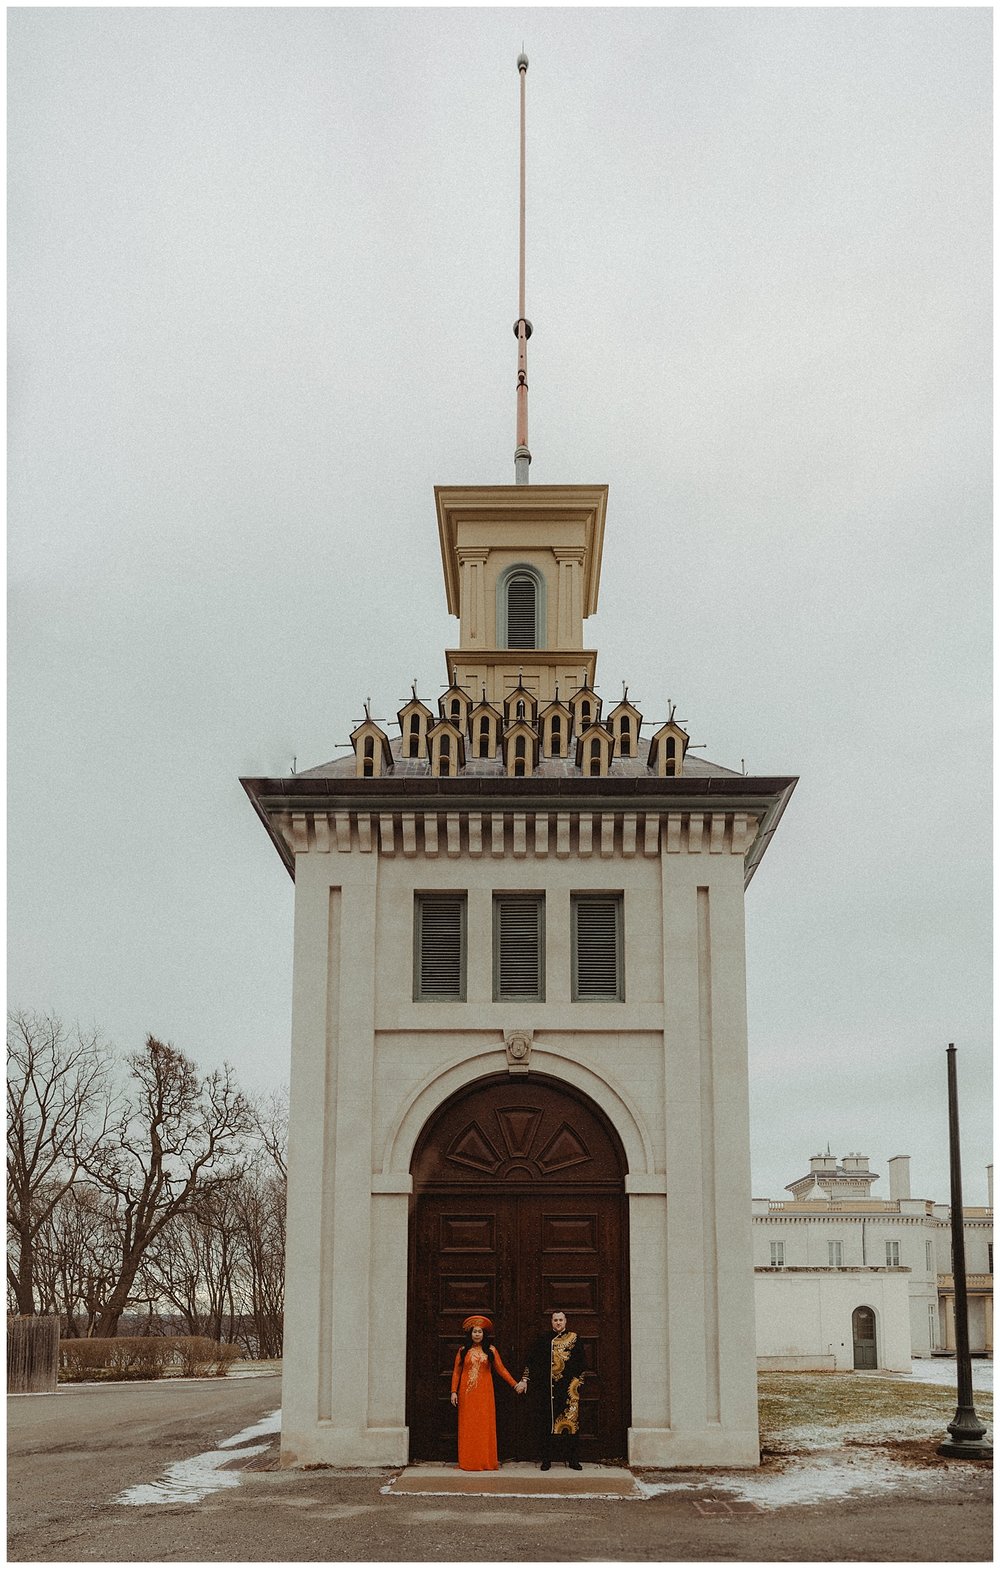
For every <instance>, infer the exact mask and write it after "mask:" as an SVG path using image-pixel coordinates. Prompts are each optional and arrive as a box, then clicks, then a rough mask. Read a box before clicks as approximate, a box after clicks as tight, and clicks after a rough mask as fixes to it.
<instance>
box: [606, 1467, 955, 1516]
mask: <svg viewBox="0 0 1000 1569" xmlns="http://www.w3.org/2000/svg"><path fill="white" fill-rule="evenodd" d="M963 1469H965V1468H964V1467H963ZM973 1469H974V1468H973V1467H969V1470H970V1471H971V1470H973ZM636 1485H637V1487H638V1488H639V1491H640V1493H641V1494H642V1496H643V1497H644V1498H655V1497H656V1496H657V1495H658V1494H660V1493H676V1492H684V1491H687V1492H693V1491H698V1492H704V1491H705V1490H706V1489H708V1490H709V1491H710V1492H711V1493H713V1494H718V1493H722V1494H725V1495H728V1497H729V1498H733V1499H735V1500H736V1501H738V1502H739V1503H748V1504H754V1505H755V1506H756V1507H757V1508H758V1509H784V1508H787V1507H788V1506H789V1505H792V1504H821V1503H829V1502H830V1501H831V1500H836V1499H838V1498H850V1497H852V1496H857V1495H860V1494H863V1495H867V1496H868V1497H871V1496H873V1495H875V1494H879V1493H891V1492H895V1491H896V1490H897V1489H898V1488H900V1487H902V1486H904V1485H905V1487H906V1490H907V1492H908V1493H910V1494H912V1493H913V1492H914V1491H915V1490H916V1489H919V1490H920V1491H921V1492H928V1493H929V1492H938V1491H941V1490H945V1489H948V1488H950V1487H953V1486H954V1467H953V1466H949V1467H948V1468H947V1469H944V1468H942V1470H940V1471H928V1472H924V1473H920V1474H918V1473H915V1472H914V1471H913V1470H912V1469H911V1468H910V1467H908V1466H905V1465H900V1464H899V1463H898V1461H895V1460H892V1459H891V1458H889V1456H887V1455H874V1454H871V1453H861V1454H858V1455H851V1456H844V1455H839V1456H837V1457H836V1458H834V1457H832V1456H829V1455H825V1454H811V1455H805V1456H803V1457H802V1458H795V1459H790V1460H789V1461H788V1463H787V1464H786V1465H784V1466H783V1467H782V1469H781V1470H780V1471H770V1472H767V1471H765V1472H762V1473H760V1474H756V1475H751V1474H749V1473H748V1474H746V1475H741V1476H734V1475H733V1474H732V1473H728V1474H726V1475H725V1476H720V1475H716V1476H699V1477H698V1478H697V1479H694V1478H692V1479H690V1480H685V1481H677V1482H643V1481H637V1483H636Z"/></svg>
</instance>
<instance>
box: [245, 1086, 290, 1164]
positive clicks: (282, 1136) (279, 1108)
mask: <svg viewBox="0 0 1000 1569" xmlns="http://www.w3.org/2000/svg"><path fill="white" fill-rule="evenodd" d="M253 1120H254V1126H255V1127H256V1129H257V1137H258V1138H259V1139H260V1142H261V1143H262V1144H263V1146H264V1148H265V1150H266V1151H267V1153H268V1154H269V1155H270V1157H271V1159H272V1161H273V1162H274V1165H275V1167H276V1169H277V1172H278V1176H279V1177H280V1178H281V1180H282V1182H285V1181H287V1179H288V1091H287V1089H284V1090H279V1091H276V1092H274V1093H272V1094H271V1095H268V1096H265V1097H264V1098H263V1099H260V1098H258V1099H257V1100H255V1101H254V1105H253Z"/></svg>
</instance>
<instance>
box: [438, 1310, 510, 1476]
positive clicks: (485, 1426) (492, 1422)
mask: <svg viewBox="0 0 1000 1569" xmlns="http://www.w3.org/2000/svg"><path fill="white" fill-rule="evenodd" d="M462 1328H463V1329H464V1330H465V1344H464V1346H460V1347H459V1349H458V1351H456V1353H455V1368H454V1371H453V1373H452V1375H451V1403H452V1405H453V1406H457V1407H458V1468H459V1470H460V1471H498V1470H499V1469H500V1466H499V1462H498V1461H497V1414H496V1404H495V1401H494V1399H493V1374H494V1371H495V1372H497V1373H499V1374H500V1377H501V1378H502V1379H503V1380H504V1382H505V1383H508V1384H509V1385H510V1387H511V1389H516V1390H517V1391H518V1393H521V1392H522V1391H521V1386H520V1385H519V1384H518V1382H517V1380H516V1379H514V1378H512V1377H511V1375H510V1374H509V1373H508V1371H507V1369H506V1368H505V1367H504V1365H503V1363H502V1362H501V1360H500V1353H499V1351H498V1350H497V1348H496V1346H495V1345H493V1343H492V1341H491V1339H490V1337H491V1335H492V1333H493V1325H492V1324H491V1322H490V1320H489V1319H488V1318H487V1317H486V1315H485V1314H484V1313H474V1314H473V1315H472V1317H471V1318H467V1319H466V1320H465V1323H464V1324H463V1325H462Z"/></svg>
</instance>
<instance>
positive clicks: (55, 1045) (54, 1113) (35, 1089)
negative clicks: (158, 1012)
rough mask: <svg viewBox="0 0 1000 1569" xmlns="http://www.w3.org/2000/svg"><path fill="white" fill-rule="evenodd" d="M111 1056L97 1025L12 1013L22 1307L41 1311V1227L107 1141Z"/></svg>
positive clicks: (13, 1233)
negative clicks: (90, 1028)
mask: <svg viewBox="0 0 1000 1569" xmlns="http://www.w3.org/2000/svg"><path fill="white" fill-rule="evenodd" d="M109 1061H110V1052H109V1048H108V1047H107V1046H106V1045H105V1044H104V1042H103V1041H102V1040H101V1038H100V1036H99V1035H98V1034H97V1032H96V1031H94V1032H91V1033H89V1034H88V1033H84V1032H83V1031H81V1030H80V1029H79V1028H77V1029H76V1030H75V1031H72V1032H71V1031H70V1030H68V1029H67V1028H66V1027H65V1026H64V1025H63V1024H62V1023H61V1021H60V1020H59V1019H57V1018H54V1017H53V1016H51V1015H49V1014H37V1013H27V1012H15V1013H11V1014H10V1015H9V1016H8V1022H7V1226H8V1232H9V1235H10V1241H11V1244H12V1245H11V1246H10V1248H9V1249H8V1256H7V1279H8V1285H9V1289H10V1293H11V1296H12V1298H13V1300H14V1303H15V1305H16V1308H17V1311H18V1313H22V1314H31V1313H34V1311H35V1251H36V1247H37V1243H38V1238H39V1235H40V1233H41V1232H42V1230H43V1228H45V1227H46V1226H47V1225H48V1223H49V1221H50V1219H51V1216H52V1213H53V1211H54V1209H55V1208H56V1206H57V1205H58V1204H59V1202H60V1200H61V1199H62V1198H63V1196H64V1195H65V1194H66V1193H67V1192H68V1191H69V1190H70V1188H71V1187H72V1185H73V1183H74V1181H75V1180H76V1178H77V1175H78V1173H79V1172H80V1170H81V1169H82V1168H84V1167H86V1166H88V1165H90V1164H92V1163H93V1162H94V1161H95V1160H96V1159H97V1158H98V1155H99V1152H100V1149H101V1146H102V1144H103V1143H104V1139H105V1136H106V1133H107V1128H108V1122H109V1117H110V1115H111V1109H112V1107H111V1099H110V1092H109Z"/></svg>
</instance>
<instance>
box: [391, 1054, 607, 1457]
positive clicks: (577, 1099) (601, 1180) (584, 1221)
mask: <svg viewBox="0 0 1000 1569" xmlns="http://www.w3.org/2000/svg"><path fill="white" fill-rule="evenodd" d="M412 1170H413V1179H414V1203H413V1209H412V1212H411V1217H410V1258H409V1300H408V1313H407V1321H408V1326H409V1328H408V1346H407V1423H408V1425H409V1429H410V1457H411V1459H413V1460H454V1459H455V1457H456V1446H457V1423H456V1417H455V1412H454V1409H453V1408H452V1405H451V1402H450V1395H451V1373H452V1367H453V1365H454V1361H455V1352H456V1351H457V1349H458V1347H459V1346H460V1345H461V1343H462V1329H461V1326H462V1320H463V1319H464V1318H466V1317H467V1316H468V1315H469V1314H470V1313H475V1312H477V1311H482V1312H486V1313H488V1314H489V1315H490V1317H491V1318H492V1319H493V1321H494V1324H495V1325H496V1331H497V1333H496V1343H497V1347H498V1349H499V1352H500V1355H501V1357H502V1359H503V1361H504V1363H505V1365H506V1367H507V1368H508V1369H509V1371H510V1372H511V1373H512V1374H513V1375H514V1377H515V1378H519V1377H520V1374H521V1369H522V1367H523V1363H524V1355H525V1352H526V1351H527V1349H528V1346H529V1345H530V1344H531V1342H532V1341H533V1340H534V1338H535V1336H536V1335H538V1334H540V1333H541V1332H542V1331H544V1330H547V1329H548V1328H549V1315H551V1313H552V1312H553V1311H554V1310H555V1309H556V1308H563V1309H564V1310H565V1312H566V1313H567V1315H568V1316H569V1322H570V1328H571V1329H575V1330H576V1331H577V1333H578V1334H579V1335H580V1337H581V1339H582V1341H583V1344H584V1347H585V1349H586V1352H587V1365H588V1369H589V1372H588V1375H587V1377H586V1379H585V1380H584V1388H583V1398H582V1401H581V1406H580V1455H581V1458H582V1459H583V1460H584V1461H588V1460H589V1461H596V1460H610V1459H621V1458H623V1457H624V1456H625V1454H626V1449H627V1429H628V1424H629V1418H630V1405H629V1376H630V1374H629V1355H628V1332H629V1331H628V1326H629V1311H628V1233H627V1228H628V1213H627V1209H626V1202H627V1201H626V1198H625V1157H624V1152H623V1150H622V1148H621V1144H620V1142H619V1140H618V1137H617V1134H616V1133H615V1132H614V1130H613V1129H612V1128H611V1127H610V1125H609V1124H608V1122H607V1120H606V1118H605V1117H604V1114H603V1113H602V1112H601V1111H600V1110H599V1108H598V1107H597V1106H595V1105H594V1103H593V1102H592V1101H590V1100H587V1099H586V1098H585V1097H584V1096H582V1095H579V1094H578V1093H577V1092H576V1091H575V1090H572V1089H570V1088H568V1087H567V1086H566V1085H564V1084H559V1083H557V1082H556V1081H554V1080H552V1079H545V1078H541V1077H538V1076H536V1075H535V1074H534V1073H533V1074H531V1075H530V1077H528V1076H525V1077H523V1078H521V1077H514V1076H513V1075H508V1074H504V1075H503V1076H500V1077H496V1078H490V1079H480V1080H478V1081H477V1082H476V1083H475V1084H474V1085H472V1086H470V1087H469V1088H468V1089H466V1090H464V1091H462V1092H461V1093H460V1094H459V1095H456V1096H454V1097H453V1098H452V1099H451V1100H450V1101H448V1102H447V1103H446V1104H445V1105H444V1106H443V1107H442V1108H441V1109H440V1110H439V1111H438V1112H437V1114H436V1115H435V1116H434V1117H433V1118H432V1119H431V1121H430V1122H429V1123H428V1125H427V1127H426V1128H425V1129H424V1131H423V1133H422V1135H421V1138H420V1142H419V1143H418V1145H417V1149H416V1151H415V1153H414V1157H413V1164H412ZM496 1406H497V1441H498V1450H499V1455H500V1459H501V1460H532V1459H535V1458H537V1455H536V1450H537V1447H538V1442H537V1437H536V1435H535V1434H534V1432H533V1431H532V1430H531V1426H530V1418H529V1413H528V1402H527V1400H526V1399H524V1398H523V1397H520V1396H516V1395H515V1394H514V1392H513V1390H511V1389H508V1387H507V1385H506V1384H504V1383H503V1382H502V1380H500V1379H497V1381H496Z"/></svg>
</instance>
